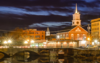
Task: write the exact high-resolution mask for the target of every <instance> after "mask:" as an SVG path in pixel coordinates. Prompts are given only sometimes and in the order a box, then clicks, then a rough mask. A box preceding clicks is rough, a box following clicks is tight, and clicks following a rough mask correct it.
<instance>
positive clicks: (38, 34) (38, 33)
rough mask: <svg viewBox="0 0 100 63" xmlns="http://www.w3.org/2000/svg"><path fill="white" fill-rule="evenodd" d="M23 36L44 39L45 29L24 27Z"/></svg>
mask: <svg viewBox="0 0 100 63" xmlns="http://www.w3.org/2000/svg"><path fill="white" fill-rule="evenodd" d="M23 36H24V37H26V38H27V39H28V38H29V39H33V40H45V31H43V30H37V29H26V30H23Z"/></svg>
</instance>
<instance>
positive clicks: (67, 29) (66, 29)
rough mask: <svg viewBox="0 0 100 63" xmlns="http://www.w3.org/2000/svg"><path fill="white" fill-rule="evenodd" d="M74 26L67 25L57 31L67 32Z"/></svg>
mask: <svg viewBox="0 0 100 63" xmlns="http://www.w3.org/2000/svg"><path fill="white" fill-rule="evenodd" d="M75 27H76V26H69V27H66V28H64V29H63V30H60V31H59V33H61V32H69V31H70V30H72V29H73V28H75Z"/></svg>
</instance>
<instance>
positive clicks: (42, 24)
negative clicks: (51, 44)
mask: <svg viewBox="0 0 100 63" xmlns="http://www.w3.org/2000/svg"><path fill="white" fill-rule="evenodd" d="M63 25H65V26H69V25H71V22H43V23H34V24H32V25H29V27H53V28H56V27H59V26H63Z"/></svg>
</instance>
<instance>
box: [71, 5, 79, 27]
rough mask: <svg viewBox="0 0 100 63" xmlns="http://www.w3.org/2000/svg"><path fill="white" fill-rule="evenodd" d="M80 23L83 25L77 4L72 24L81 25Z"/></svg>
mask: <svg viewBox="0 0 100 63" xmlns="http://www.w3.org/2000/svg"><path fill="white" fill-rule="evenodd" d="M80 25H81V20H80V13H79V12H78V10H77V4H76V9H75V13H74V14H73V20H72V26H80Z"/></svg>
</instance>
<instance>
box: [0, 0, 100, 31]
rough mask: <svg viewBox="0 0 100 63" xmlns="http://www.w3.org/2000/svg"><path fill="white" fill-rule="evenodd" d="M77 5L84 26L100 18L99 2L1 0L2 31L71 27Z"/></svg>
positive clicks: (0, 20)
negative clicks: (19, 28)
mask: <svg viewBox="0 0 100 63" xmlns="http://www.w3.org/2000/svg"><path fill="white" fill-rule="evenodd" d="M76 3H77V5H78V11H79V12H80V14H81V22H82V25H87V24H90V21H91V19H94V18H98V17H100V15H99V14H100V1H99V0H0V29H14V28H15V27H21V28H24V27H27V28H34V27H35V28H41V29H42V28H45V29H46V27H50V28H51V29H54V27H55V28H56V29H57V28H61V29H62V28H64V27H67V26H71V22H72V19H73V18H72V15H73V14H74V11H75V4H76ZM54 30H55V29H54Z"/></svg>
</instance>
